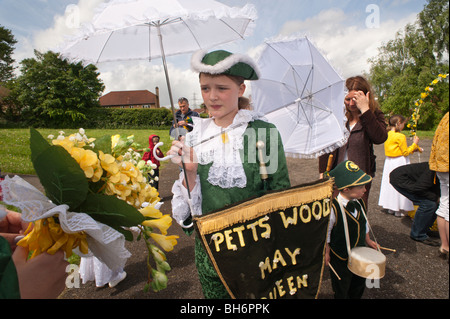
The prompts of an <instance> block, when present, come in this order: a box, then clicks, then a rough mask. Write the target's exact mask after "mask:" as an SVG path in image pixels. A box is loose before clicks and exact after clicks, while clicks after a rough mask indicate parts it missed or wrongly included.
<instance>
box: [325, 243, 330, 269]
mask: <svg viewBox="0 0 450 319" xmlns="http://www.w3.org/2000/svg"><path fill="white" fill-rule="evenodd" d="M329 264H330V245H329V244H328V243H327V245H326V247H325V266H328V265H329Z"/></svg>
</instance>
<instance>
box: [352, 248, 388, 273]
mask: <svg viewBox="0 0 450 319" xmlns="http://www.w3.org/2000/svg"><path fill="white" fill-rule="evenodd" d="M348 269H349V270H350V271H351V272H352V273H354V274H355V275H358V276H360V277H363V278H370V279H381V278H383V277H384V274H385V270H386V256H385V255H383V254H382V253H381V252H379V251H378V250H375V249H372V248H369V247H355V248H353V249H352V250H351V255H350V258H349V260H348Z"/></svg>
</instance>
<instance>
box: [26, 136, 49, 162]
mask: <svg viewBox="0 0 450 319" xmlns="http://www.w3.org/2000/svg"><path fill="white" fill-rule="evenodd" d="M50 146H51V145H50V144H49V143H48V142H47V141H46V140H45V138H43V137H42V135H41V134H40V133H39V132H38V131H37V130H35V129H34V128H30V149H31V161H33V162H34V160H35V159H36V157H38V156H39V155H40V154H41V153H42V152H43V151H45V150H46V149H48V148H49V147H50Z"/></svg>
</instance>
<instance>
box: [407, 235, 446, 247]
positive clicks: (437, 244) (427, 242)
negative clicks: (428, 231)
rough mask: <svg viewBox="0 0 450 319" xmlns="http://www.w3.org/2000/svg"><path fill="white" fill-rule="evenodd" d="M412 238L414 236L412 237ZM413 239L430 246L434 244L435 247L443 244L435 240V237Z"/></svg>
mask: <svg viewBox="0 0 450 319" xmlns="http://www.w3.org/2000/svg"><path fill="white" fill-rule="evenodd" d="M411 238H412V237H411ZM412 239H413V240H415V241H417V242H419V243H422V244H424V245H428V246H433V247H437V246H440V245H441V244H440V243H439V241H437V240H435V239H431V238H427V239H425V240H418V239H415V238H412Z"/></svg>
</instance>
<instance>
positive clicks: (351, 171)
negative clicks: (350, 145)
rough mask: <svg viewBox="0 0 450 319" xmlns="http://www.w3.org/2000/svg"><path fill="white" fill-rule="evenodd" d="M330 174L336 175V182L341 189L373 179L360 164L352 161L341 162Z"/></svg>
mask: <svg viewBox="0 0 450 319" xmlns="http://www.w3.org/2000/svg"><path fill="white" fill-rule="evenodd" d="M329 175H330V176H331V177H334V183H335V184H336V187H337V188H338V189H339V190H341V189H344V188H346V187H353V186H359V185H364V184H367V183H370V182H371V181H372V177H371V176H370V175H367V174H366V173H364V172H363V171H362V170H361V169H360V168H359V166H358V165H356V164H355V163H354V162H352V161H344V162H341V163H339V164H338V165H337V166H336V167H335V168H334V169H332V170H331V171H330V173H329Z"/></svg>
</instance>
